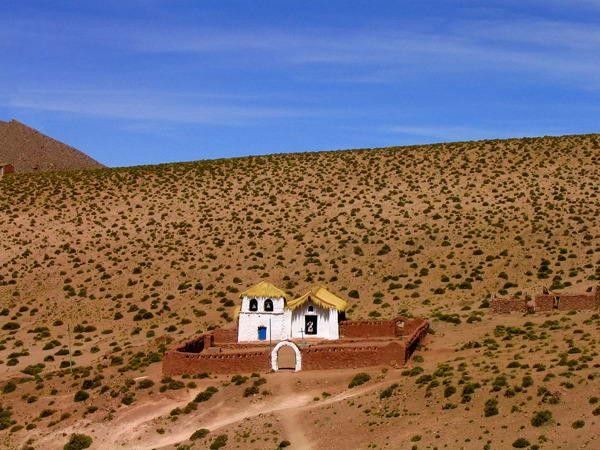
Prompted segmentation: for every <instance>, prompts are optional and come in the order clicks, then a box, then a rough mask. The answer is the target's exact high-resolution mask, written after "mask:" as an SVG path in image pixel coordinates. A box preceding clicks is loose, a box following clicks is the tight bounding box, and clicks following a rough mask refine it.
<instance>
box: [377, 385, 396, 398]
mask: <svg viewBox="0 0 600 450" xmlns="http://www.w3.org/2000/svg"><path fill="white" fill-rule="evenodd" d="M397 387H398V383H394V384H392V385H391V386H389V387H387V388H385V389H384V390H383V391H381V392H380V393H379V398H380V399H381V400H383V399H384V398H389V397H391V396H392V394H393V393H394V391H395V390H396V388H397Z"/></svg>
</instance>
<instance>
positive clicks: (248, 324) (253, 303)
mask: <svg viewBox="0 0 600 450" xmlns="http://www.w3.org/2000/svg"><path fill="white" fill-rule="evenodd" d="M240 298H241V299H242V305H241V308H240V311H239V317H238V320H239V321H238V342H256V341H276V342H278V341H283V340H288V339H306V338H319V339H339V337H340V336H339V327H338V325H339V320H340V316H343V314H344V311H345V310H346V307H347V305H348V304H347V302H346V301H345V300H344V299H341V298H340V297H338V296H337V295H335V294H332V293H331V292H329V291H328V290H327V289H325V288H324V287H323V286H315V287H313V288H312V289H310V290H309V291H308V292H307V293H306V294H304V295H302V296H301V297H298V298H296V299H294V300H289V301H288V298H287V294H286V293H285V292H284V291H282V290H281V289H279V288H277V287H275V286H273V285H272V284H271V283H268V282H266V281H261V282H260V283H258V284H257V285H255V286H252V287H251V288H250V289H248V290H246V291H244V292H242V293H241V294H240Z"/></svg>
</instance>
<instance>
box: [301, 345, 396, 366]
mask: <svg viewBox="0 0 600 450" xmlns="http://www.w3.org/2000/svg"><path fill="white" fill-rule="evenodd" d="M301 353H302V370H323V369H341V368H352V369H358V368H361V367H368V366H383V365H385V366H392V367H401V366H403V365H404V363H405V354H406V351H405V347H404V345H403V344H402V343H400V342H390V343H389V344H388V345H384V346H376V345H365V346H356V347H355V346H352V347H341V346H335V345H332V346H314V347H309V348H304V349H302V350H301Z"/></svg>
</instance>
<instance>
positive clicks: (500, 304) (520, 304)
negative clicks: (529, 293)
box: [490, 297, 527, 314]
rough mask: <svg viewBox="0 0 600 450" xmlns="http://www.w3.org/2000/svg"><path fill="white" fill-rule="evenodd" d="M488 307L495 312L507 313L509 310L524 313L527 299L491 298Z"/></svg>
mask: <svg viewBox="0 0 600 450" xmlns="http://www.w3.org/2000/svg"><path fill="white" fill-rule="evenodd" d="M490 309H491V310H492V312H493V313H495V314H509V313H511V312H519V313H526V312H527V300H526V299H524V298H499V297H496V298H493V299H492V301H491V303H490Z"/></svg>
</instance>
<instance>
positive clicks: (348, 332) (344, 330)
mask: <svg viewBox="0 0 600 450" xmlns="http://www.w3.org/2000/svg"><path fill="white" fill-rule="evenodd" d="M396 323H397V320H357V321H354V320H348V321H345V322H341V323H340V338H372V337H394V336H396Z"/></svg>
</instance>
